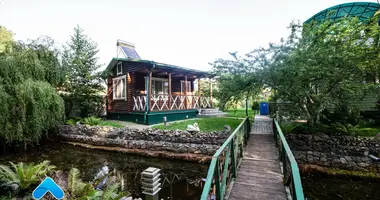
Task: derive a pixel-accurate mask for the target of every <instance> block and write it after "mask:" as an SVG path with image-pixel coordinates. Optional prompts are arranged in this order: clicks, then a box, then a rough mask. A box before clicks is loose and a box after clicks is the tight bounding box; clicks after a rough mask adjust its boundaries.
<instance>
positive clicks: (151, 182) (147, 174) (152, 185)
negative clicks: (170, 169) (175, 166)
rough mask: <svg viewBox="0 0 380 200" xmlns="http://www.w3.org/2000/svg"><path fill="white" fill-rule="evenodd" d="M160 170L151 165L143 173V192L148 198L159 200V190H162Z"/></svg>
mask: <svg viewBox="0 0 380 200" xmlns="http://www.w3.org/2000/svg"><path fill="white" fill-rule="evenodd" d="M160 171H161V170H160V169H158V168H154V167H149V168H147V169H146V170H144V171H143V172H142V173H141V184H142V189H143V191H142V193H143V194H145V195H146V199H151V200H156V199H157V200H158V192H159V191H160V190H161V187H160V186H161V183H160V180H161V178H160V175H161V174H160V173H159V172H160Z"/></svg>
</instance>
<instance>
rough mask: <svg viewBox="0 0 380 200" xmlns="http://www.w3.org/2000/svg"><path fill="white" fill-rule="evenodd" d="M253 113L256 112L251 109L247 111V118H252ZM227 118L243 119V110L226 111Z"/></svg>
mask: <svg viewBox="0 0 380 200" xmlns="http://www.w3.org/2000/svg"><path fill="white" fill-rule="evenodd" d="M254 112H256V113H257V111H253V110H252V109H248V116H249V118H252V117H253V114H254ZM227 116H228V117H241V118H245V109H238V110H228V111H227Z"/></svg>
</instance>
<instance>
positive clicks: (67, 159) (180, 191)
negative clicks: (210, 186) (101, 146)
mask: <svg viewBox="0 0 380 200" xmlns="http://www.w3.org/2000/svg"><path fill="white" fill-rule="evenodd" d="M43 160H50V161H51V164H52V165H55V166H56V167H57V168H58V169H60V170H64V171H69V170H70V169H71V168H73V167H76V168H78V169H79V170H80V172H81V178H82V180H84V181H91V180H93V178H94V177H95V175H96V174H97V173H98V171H99V170H100V169H101V168H102V166H103V163H104V162H105V161H107V162H108V163H109V165H110V166H111V168H115V169H117V170H118V171H120V172H122V174H123V176H124V179H125V185H126V190H127V191H128V192H130V193H132V195H133V197H143V195H142V193H141V192H142V189H141V183H140V176H141V172H142V171H144V170H145V169H146V168H148V167H156V168H159V169H161V174H162V175H161V180H162V181H161V183H163V187H162V190H161V191H160V192H159V198H160V199H161V198H163V199H165V200H185V199H186V200H193V199H194V200H195V199H199V198H200V195H201V193H202V185H203V182H202V178H205V177H206V175H207V170H208V165H205V164H198V163H191V162H182V161H177V160H167V159H161V158H152V157H143V156H136V155H130V154H123V153H116V152H107V151H100V150H90V149H85V148H81V147H76V146H72V145H68V144H62V143H59V142H56V143H55V144H49V145H41V146H39V147H37V148H35V149H33V150H31V151H29V152H28V153H26V154H20V153H19V154H11V155H7V156H2V157H0V163H1V164H4V163H7V162H8V161H11V162H34V163H39V162H41V161H43Z"/></svg>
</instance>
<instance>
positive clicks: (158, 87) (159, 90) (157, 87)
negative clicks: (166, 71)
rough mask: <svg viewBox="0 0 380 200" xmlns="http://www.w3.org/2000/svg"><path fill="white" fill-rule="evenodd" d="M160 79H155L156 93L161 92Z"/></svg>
mask: <svg viewBox="0 0 380 200" xmlns="http://www.w3.org/2000/svg"><path fill="white" fill-rule="evenodd" d="M162 84H163V82H162V81H156V84H155V86H156V94H162V93H163V88H162Z"/></svg>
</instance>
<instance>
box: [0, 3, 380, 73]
mask: <svg viewBox="0 0 380 200" xmlns="http://www.w3.org/2000/svg"><path fill="white" fill-rule="evenodd" d="M367 1H370V2H376V1H373V0H367ZM347 2H352V1H347V0H314V1H310V0H272V1H264V0H102V1H100V0H0V25H1V26H5V27H6V28H7V29H9V30H11V31H12V32H13V33H14V34H15V39H16V40H27V39H35V38H37V37H39V36H43V35H47V36H50V37H51V38H53V39H54V40H55V42H56V44H57V45H58V46H59V47H61V46H62V45H63V44H65V43H66V42H67V41H68V40H70V35H71V34H73V29H74V27H75V26H76V25H77V24H79V25H80V27H81V28H83V29H84V33H85V34H86V35H88V36H89V37H90V38H92V40H94V41H95V42H96V43H97V44H98V47H99V50H100V51H99V55H98V56H99V61H100V63H102V64H104V66H103V68H105V67H106V65H108V63H109V62H110V60H111V59H112V58H113V57H116V40H117V39H121V40H125V41H128V42H132V43H134V44H135V45H136V51H137V52H138V53H139V55H140V57H141V58H142V59H146V60H154V61H157V62H163V63H167V64H173V65H178V66H182V67H188V68H193V69H198V70H209V69H210V68H211V66H210V65H209V63H211V62H213V61H214V60H215V59H217V58H230V57H229V54H228V52H234V51H238V52H239V53H241V54H244V53H247V52H249V51H251V50H253V49H254V48H257V47H259V46H266V45H267V44H268V43H269V42H278V41H279V40H280V39H281V38H282V37H286V36H287V35H288V33H289V31H288V29H287V26H288V25H289V24H290V22H291V21H292V20H300V21H301V22H303V21H305V20H307V19H308V18H309V17H311V16H312V15H314V14H316V13H317V12H319V11H321V10H323V9H325V8H328V7H331V6H334V5H337V4H341V3H347Z"/></svg>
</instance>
